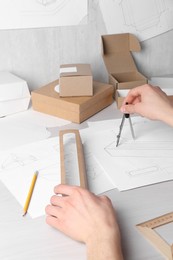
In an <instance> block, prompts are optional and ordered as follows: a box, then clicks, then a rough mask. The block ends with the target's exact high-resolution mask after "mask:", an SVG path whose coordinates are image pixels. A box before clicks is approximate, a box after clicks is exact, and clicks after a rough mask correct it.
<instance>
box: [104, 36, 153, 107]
mask: <svg viewBox="0 0 173 260" xmlns="http://www.w3.org/2000/svg"><path fill="white" fill-rule="evenodd" d="M101 40H102V56H103V60H104V63H105V66H106V68H107V71H108V74H109V83H110V84H112V85H113V86H114V90H115V92H114V97H115V99H116V101H117V103H118V100H117V98H118V95H116V90H117V89H130V88H133V87H136V86H140V85H143V84H146V83H147V81H148V80H147V78H146V77H145V76H144V75H142V74H141V73H140V72H139V71H138V69H137V67H136V65H135V62H134V60H133V57H132V54H131V52H132V51H135V52H139V51H140V50H141V47H140V44H139V41H138V39H137V38H136V37H135V36H134V35H132V34H130V33H123V34H110V35H102V36H101Z"/></svg>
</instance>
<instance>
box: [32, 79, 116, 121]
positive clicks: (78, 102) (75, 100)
mask: <svg viewBox="0 0 173 260" xmlns="http://www.w3.org/2000/svg"><path fill="white" fill-rule="evenodd" d="M58 84H59V80H56V81H54V82H52V83H50V84H48V85H46V86H44V87H41V88H40V89H37V90H34V91H32V92H31V98H32V106H33V109H34V110H37V111H39V112H43V113H46V114H49V115H53V116H57V117H60V118H63V119H66V120H70V121H72V122H75V123H81V122H83V121H84V120H86V119H87V118H89V117H91V116H92V115H94V114H96V113H97V112H99V111H100V110H102V109H103V108H105V107H107V106H109V105H110V104H111V103H112V102H113V86H112V85H110V84H106V83H101V82H96V81H94V82H93V96H92V97H64V98H62V97H60V96H59V93H57V92H56V91H55V87H56V86H57V85H58Z"/></svg>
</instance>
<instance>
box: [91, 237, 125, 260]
mask: <svg viewBox="0 0 173 260" xmlns="http://www.w3.org/2000/svg"><path fill="white" fill-rule="evenodd" d="M105 259H106V260H123V255H122V250H121V243H120V240H119V241H117V237H116V236H111V237H110V238H108V239H105V238H101V235H100V234H98V238H95V239H91V240H90V241H89V242H88V243H87V260H105Z"/></svg>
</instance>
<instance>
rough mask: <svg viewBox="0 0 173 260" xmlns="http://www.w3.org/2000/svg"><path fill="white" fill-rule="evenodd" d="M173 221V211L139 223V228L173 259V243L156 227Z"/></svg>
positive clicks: (167, 257) (168, 257)
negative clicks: (166, 239) (161, 234)
mask: <svg viewBox="0 0 173 260" xmlns="http://www.w3.org/2000/svg"><path fill="white" fill-rule="evenodd" d="M171 222H173V212H171V213H168V214H165V215H162V216H160V217H157V218H154V219H151V220H149V221H146V222H143V223H141V224H138V225H137V229H138V230H139V231H140V232H141V233H142V234H143V235H144V236H145V237H146V238H147V239H148V240H149V241H150V242H151V243H152V244H153V245H154V246H155V247H156V248H157V249H158V250H159V251H160V253H161V254H162V255H163V256H164V257H166V258H165V259H168V260H173V245H169V244H168V243H167V242H166V241H165V240H164V239H163V238H162V237H161V236H160V235H159V234H158V233H157V232H156V231H155V230H154V229H155V228H157V227H160V226H163V225H166V224H169V223H171Z"/></svg>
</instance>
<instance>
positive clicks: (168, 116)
mask: <svg viewBox="0 0 173 260" xmlns="http://www.w3.org/2000/svg"><path fill="white" fill-rule="evenodd" d="M161 120H162V121H163V122H165V123H166V124H168V125H170V126H173V107H172V106H171V107H170V109H168V110H167V111H166V112H165V113H164V114H163V117H162V118H161Z"/></svg>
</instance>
